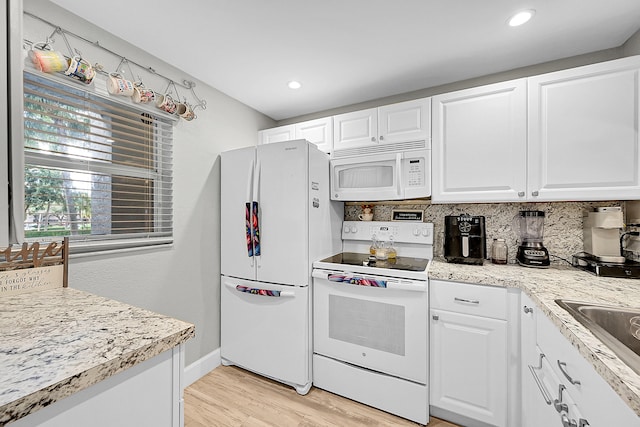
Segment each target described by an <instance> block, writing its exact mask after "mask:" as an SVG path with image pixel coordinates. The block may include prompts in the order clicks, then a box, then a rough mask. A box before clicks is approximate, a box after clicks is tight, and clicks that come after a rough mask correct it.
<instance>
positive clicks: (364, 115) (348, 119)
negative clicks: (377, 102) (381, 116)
mask: <svg viewBox="0 0 640 427" xmlns="http://www.w3.org/2000/svg"><path fill="white" fill-rule="evenodd" d="M377 143H378V109H377V108H370V109H368V110H362V111H354V112H352V113H345V114H339V115H337V116H333V150H334V151H338V150H345V149H349V148H358V147H366V146H371V145H376V144H377Z"/></svg>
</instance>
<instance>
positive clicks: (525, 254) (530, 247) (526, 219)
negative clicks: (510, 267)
mask: <svg viewBox="0 0 640 427" xmlns="http://www.w3.org/2000/svg"><path fill="white" fill-rule="evenodd" d="M514 231H516V233H518V234H519V235H520V237H519V239H518V241H519V242H520V245H519V246H518V253H517V254H516V260H517V261H518V264H520V265H524V266H526V267H547V266H548V265H549V251H547V248H545V247H544V246H543V245H542V236H543V234H544V212H543V211H520V213H519V214H518V215H516V217H515V218H514Z"/></svg>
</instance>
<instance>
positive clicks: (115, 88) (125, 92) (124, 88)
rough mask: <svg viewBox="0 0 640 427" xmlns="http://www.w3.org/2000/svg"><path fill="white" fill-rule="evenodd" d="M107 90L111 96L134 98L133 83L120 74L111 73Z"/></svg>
mask: <svg viewBox="0 0 640 427" xmlns="http://www.w3.org/2000/svg"><path fill="white" fill-rule="evenodd" d="M107 90H108V91H109V93H110V94H111V95H122V96H132V95H133V83H132V82H131V80H127V79H125V78H124V77H122V75H120V74H118V73H111V74H109V78H108V79H107Z"/></svg>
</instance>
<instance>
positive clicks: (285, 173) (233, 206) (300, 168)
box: [220, 140, 343, 394]
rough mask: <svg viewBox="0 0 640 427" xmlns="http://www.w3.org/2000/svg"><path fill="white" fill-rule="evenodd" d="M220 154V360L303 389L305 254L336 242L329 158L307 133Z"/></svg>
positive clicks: (307, 370)
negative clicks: (305, 135) (330, 194)
mask: <svg viewBox="0 0 640 427" xmlns="http://www.w3.org/2000/svg"><path fill="white" fill-rule="evenodd" d="M220 157H221V183H222V185H221V194H220V198H221V273H222V277H221V286H222V289H221V296H220V300H221V309H220V311H221V315H220V316H221V319H220V322H221V337H220V341H221V345H220V353H221V354H220V356H221V359H222V363H223V364H225V365H231V364H234V365H238V366H240V367H242V368H245V369H248V370H251V371H253V372H256V373H258V374H261V375H264V376H267V377H270V378H272V379H275V380H278V381H280V382H283V383H285V384H288V385H291V386H293V387H295V388H296V391H297V392H298V393H300V394H306V393H307V392H308V391H309V388H310V387H311V354H312V348H311V296H310V291H309V288H310V286H309V285H310V284H311V270H312V262H313V261H314V260H317V259H320V258H322V257H325V256H327V255H330V254H332V253H335V252H336V251H338V250H340V248H341V246H342V242H341V241H340V230H341V223H342V218H343V207H342V204H341V203H334V202H331V201H330V200H329V176H328V175H329V174H328V170H329V158H328V156H327V155H326V154H325V153H323V152H321V151H319V150H318V149H317V148H316V147H315V146H314V145H313V144H311V143H309V142H307V141H305V140H294V141H286V142H281V143H274V144H268V145H260V146H258V147H249V148H244V149H238V150H232V151H227V152H224V153H222V154H221V156H220Z"/></svg>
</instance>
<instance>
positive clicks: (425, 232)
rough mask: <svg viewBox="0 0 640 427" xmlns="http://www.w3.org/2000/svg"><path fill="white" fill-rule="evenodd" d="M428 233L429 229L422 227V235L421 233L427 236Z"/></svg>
mask: <svg viewBox="0 0 640 427" xmlns="http://www.w3.org/2000/svg"><path fill="white" fill-rule="evenodd" d="M429 234H430V233H429V229H428V228H425V229H423V230H422V235H423V236H424V237H427V236H429Z"/></svg>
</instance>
